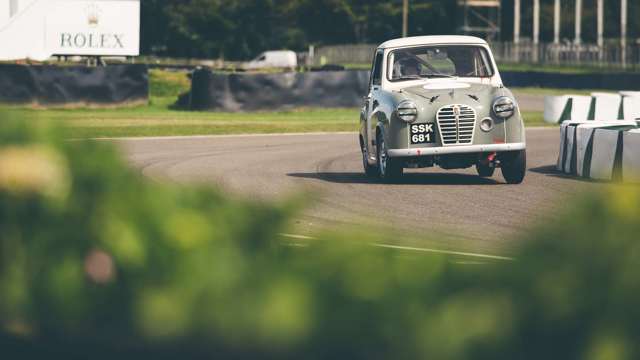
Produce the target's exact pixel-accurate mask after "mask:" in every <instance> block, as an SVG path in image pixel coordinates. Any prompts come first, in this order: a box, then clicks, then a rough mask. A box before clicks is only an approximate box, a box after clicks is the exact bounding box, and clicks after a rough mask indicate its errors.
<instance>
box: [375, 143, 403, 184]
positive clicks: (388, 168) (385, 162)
mask: <svg viewBox="0 0 640 360" xmlns="http://www.w3.org/2000/svg"><path fill="white" fill-rule="evenodd" d="M376 150H377V154H376V155H377V156H376V162H377V164H378V166H377V170H378V177H379V178H380V179H381V180H382V181H384V182H387V183H391V182H395V181H397V180H398V179H400V178H401V177H402V173H403V172H404V168H403V167H402V163H401V162H400V161H398V160H397V159H394V158H391V157H389V154H388V152H387V144H386V142H385V141H384V137H383V136H381V135H378V137H377V140H376Z"/></svg>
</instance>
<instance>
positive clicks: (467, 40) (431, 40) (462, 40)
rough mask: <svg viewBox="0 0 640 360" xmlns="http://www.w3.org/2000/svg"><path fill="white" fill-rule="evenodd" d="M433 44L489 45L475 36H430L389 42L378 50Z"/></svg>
mask: <svg viewBox="0 0 640 360" xmlns="http://www.w3.org/2000/svg"><path fill="white" fill-rule="evenodd" d="M432 44H473V45H487V42H486V41H484V40H483V39H481V38H479V37H475V36H463V35H430V36H414V37H406V38H400V39H394V40H389V41H387V42H385V43H383V44H382V45H380V46H379V47H378V49H390V48H401V47H408V46H419V45H432Z"/></svg>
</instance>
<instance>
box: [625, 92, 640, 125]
mask: <svg viewBox="0 0 640 360" xmlns="http://www.w3.org/2000/svg"><path fill="white" fill-rule="evenodd" d="M621 94H622V116H623V118H624V119H625V120H640V91H637V92H631V91H630V92H622V93H621Z"/></svg>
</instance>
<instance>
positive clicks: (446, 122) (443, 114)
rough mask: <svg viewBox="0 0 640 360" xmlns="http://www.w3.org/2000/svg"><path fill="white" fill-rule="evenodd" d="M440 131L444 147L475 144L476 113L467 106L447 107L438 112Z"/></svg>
mask: <svg viewBox="0 0 640 360" xmlns="http://www.w3.org/2000/svg"><path fill="white" fill-rule="evenodd" d="M437 117H438V130H440V136H441V139H442V144H443V145H465V144H471V143H473V133H474V130H475V128H476V112H475V110H473V108H472V107H470V106H467V105H447V106H444V107H442V108H441V109H440V110H438V115H437Z"/></svg>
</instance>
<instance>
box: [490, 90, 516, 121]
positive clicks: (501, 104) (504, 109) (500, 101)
mask: <svg viewBox="0 0 640 360" xmlns="http://www.w3.org/2000/svg"><path fill="white" fill-rule="evenodd" d="M515 111H516V103H515V102H514V101H513V100H511V98H509V97H506V96H501V97H499V98H497V99H496V100H495V101H494V102H493V113H494V114H496V116H497V117H500V118H503V119H507V118H510V117H512V116H513V114H514V112H515Z"/></svg>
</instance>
